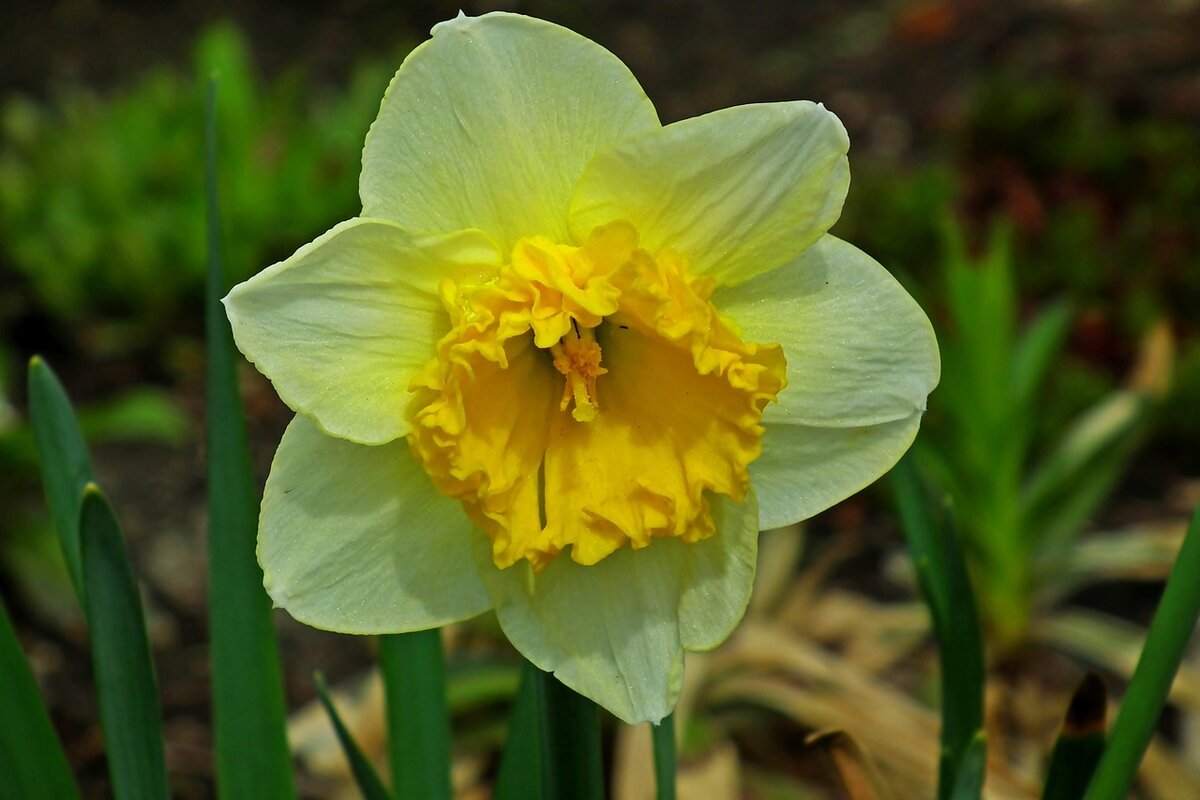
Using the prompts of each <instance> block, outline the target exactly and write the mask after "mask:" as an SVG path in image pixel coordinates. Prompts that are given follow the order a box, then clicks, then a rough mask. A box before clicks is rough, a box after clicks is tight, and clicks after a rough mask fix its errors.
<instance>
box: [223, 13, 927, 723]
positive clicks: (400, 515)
mask: <svg viewBox="0 0 1200 800" xmlns="http://www.w3.org/2000/svg"><path fill="white" fill-rule="evenodd" d="M848 147H849V143H848V140H847V137H846V132H845V130H844V129H843V127H842V125H841V123H840V122H839V121H838V119H837V118H836V117H835V116H834V115H833V114H831V113H830V112H829V111H827V110H826V109H825V108H824V107H823V106H821V105H817V104H814V103H809V102H787V103H769V104H762V105H748V106H740V107H737V108H729V109H725V110H722V111H717V112H714V113H711V114H706V115H704V116H701V117H697V118H695V119H688V120H684V121H682V122H678V123H675V124H671V125H667V126H663V125H661V124H660V122H659V120H658V117H657V115H656V113H655V110H654V107H653V106H652V105H651V103H650V101H649V100H648V99H647V98H646V95H645V94H644V93H643V91H642V90H641V88H640V87H639V85H638V83H637V81H636V80H635V79H634V77H633V76H632V75H631V74H630V73H629V71H628V69H626V67H625V66H624V65H623V64H622V63H621V62H620V61H619V60H618V59H617V58H616V57H614V56H613V55H612V54H611V53H609V52H608V51H607V50H605V49H603V48H602V47H600V46H599V45H597V44H595V43H593V42H591V41H589V40H587V39H585V38H583V37H581V36H578V35H577V34H574V33H572V32H571V31H568V30H566V29H564V28H561V27H558V26H556V25H553V24H550V23H547V22H542V21H540V20H536V19H530V18H527V17H523V16H518V15H514V14H503V13H495V14H487V15H485V16H482V17H477V18H471V17H463V16H460V17H459V18H457V19H454V20H451V21H449V22H444V23H441V24H439V25H437V26H436V27H435V28H434V29H433V35H432V38H431V39H430V40H429V41H427V42H425V43H424V44H422V45H421V46H420V47H418V48H417V49H416V50H414V51H413V52H412V54H411V55H409V56H408V58H407V59H406V60H405V61H404V63H403V65H402V66H401V67H400V69H399V71H398V72H397V73H396V76H395V78H394V79H393V80H392V83H391V86H390V87H389V88H388V91H387V94H386V95H385V97H384V99H383V103H382V105H381V107H380V111H379V117H378V118H377V119H376V121H375V124H374V125H373V126H372V127H371V131H370V133H369V134H368V136H367V141H366V145H365V147H364V150H363V168H362V177H361V181H360V195H361V198H362V204H363V210H362V215H361V216H359V217H356V218H354V219H351V220H348V221H346V222H344V223H342V224H340V225H337V226H336V227H334V228H333V229H332V230H330V231H329V232H328V233H326V234H324V235H323V236H320V237H319V238H317V239H316V240H315V241H313V242H312V243H310V244H308V245H305V246H304V247H302V248H300V249H299V250H298V251H297V252H296V253H295V254H294V255H293V256H292V257H291V258H288V259H287V260H285V261H283V262H281V263H278V264H275V265H273V266H271V267H269V268H267V269H266V270H264V271H263V272H262V273H260V274H259V275H257V276H256V277H254V278H251V279H250V280H248V281H246V282H245V283H243V284H241V285H239V286H238V287H236V288H235V289H234V290H233V291H232V292H231V293H230V294H229V296H228V297H227V298H226V299H225V305H226V308H227V311H228V315H229V319H230V322H231V324H232V327H233V333H234V336H235V339H236V341H237V344H238V347H239V348H240V349H241V351H242V352H243V353H244V354H245V355H246V357H247V358H248V359H250V361H252V362H253V363H254V364H255V366H256V367H257V368H258V369H259V370H261V371H262V372H263V373H264V374H265V375H266V376H267V377H269V378H270V379H271V381H272V382H273V383H274V385H275V388H276V390H277V391H278V392H279V395H280V396H281V397H282V398H283V400H284V401H285V402H286V403H287V404H288V405H289V406H290V407H291V408H292V409H294V410H295V411H296V412H297V415H296V417H295V420H294V421H293V422H292V423H291V425H290V426H289V427H288V429H287V432H286V433H285V434H284V436H283V440H282V442H281V443H280V445H279V450H278V452H277V453H276V456H275V461H274V463H273V465H272V467H271V474H270V477H269V479H268V481H267V485H266V490H265V494H264V497H263V503H262V513H261V519H260V533H259V544H258V557H259V561H260V562H261V564H262V566H263V570H264V573H265V576H266V587H267V590H268V592H269V593H270V595H271V597H272V598H273V599H274V601H275V603H276V604H277V605H279V606H282V607H283V608H285V609H287V610H288V611H289V612H290V613H291V614H292V615H293V616H294V617H295V618H296V619H298V620H300V621H302V622H305V623H308V624H310V625H313V626H316V627H319V628H325V629H330V630H335V631H343V632H350V633H385V632H401V631H410V630H420V629H425V628H431V627H434V626H439V625H445V624H447V623H451V622H454V621H456V620H462V619H465V618H468V617H472V616H475V615H477V614H480V613H483V612H485V611H487V610H488V609H494V610H495V612H496V614H497V616H498V618H499V621H500V624H501V626H502V627H503V629H504V632H505V634H506V635H507V636H508V638H509V639H510V640H511V641H512V643H513V644H514V645H515V646H516V648H517V649H518V650H519V651H520V652H521V653H522V654H524V655H525V657H527V658H528V659H529V660H530V661H532V662H533V663H534V664H535V665H537V666H538V667H540V668H542V669H544V670H547V671H553V672H554V673H555V675H556V676H557V677H558V678H559V679H560V680H561V681H562V682H563V683H565V684H567V685H568V686H570V687H572V688H573V689H575V690H576V691H578V692H580V693H582V694H584V695H586V696H588V697H590V698H592V699H593V700H595V701H596V702H598V703H600V704H601V705H603V706H604V707H606V708H607V709H609V710H610V711H612V712H613V713H614V714H616V715H617V716H618V717H620V718H621V719H623V720H626V721H628V722H638V721H643V720H651V721H658V720H660V719H661V718H662V717H663V716H665V715H666V714H668V713H669V712H670V710H671V709H672V707H673V705H674V702H675V698H676V696H677V695H678V692H679V688H680V681H681V677H682V673H683V652H684V651H685V650H704V649H708V648H712V647H714V646H716V645H717V644H719V643H720V642H721V641H723V640H724V639H725V638H726V637H727V636H728V635H729V634H730V632H731V631H732V630H733V628H734V626H735V625H736V624H737V622H738V620H739V619H740V617H741V616H742V614H743V612H744V610H745V608H746V604H747V602H748V599H749V596H750V589H751V584H752V581H753V578H754V570H755V560H756V555H757V549H756V548H757V544H756V542H757V537H758V532H759V530H760V529H765V528H772V527H778V526H783V525H787V524H789V523H793V522H796V521H798V520H801V519H804V518H806V517H809V516H811V515H812V514H815V513H816V512H818V511H820V510H822V509H824V508H827V507H828V506H830V505H831V504H833V503H835V502H837V501H839V500H841V499H842V498H844V497H846V496H848V495H850V494H852V493H854V492H856V491H858V490H859V489H861V488H862V487H864V486H866V485H867V484H869V483H870V482H871V481H873V480H875V479H876V478H877V477H878V476H879V475H881V474H882V473H883V472H885V471H886V470H887V469H889V468H890V467H891V466H892V464H894V463H895V462H896V460H897V459H898V458H899V457H900V455H901V454H902V453H903V452H904V450H905V449H906V448H907V447H908V446H909V444H910V443H911V442H912V439H913V437H914V436H915V434H916V431H917V426H918V424H919V422H920V419H921V415H922V412H923V410H924V408H925V400H926V397H927V395H928V394H929V392H930V391H931V390H932V388H933V387H934V385H935V384H936V383H937V379H938V369H939V362H938V354H937V345H936V343H935V340H934V337H933V333H932V330H931V328H930V325H929V322H928V320H927V319H926V317H925V315H924V314H923V313H922V311H921V309H920V308H919V307H918V306H917V305H916V303H915V302H914V301H913V300H912V299H911V298H910V297H909V296H908V295H907V294H906V293H905V292H904V290H903V289H902V288H901V287H900V286H899V284H897V283H896V281H895V280H893V279H892V277H891V276H890V275H889V274H888V273H887V272H886V271H885V270H884V269H883V268H882V267H880V266H879V265H878V264H877V263H876V262H875V261H874V260H872V259H871V258H870V257H869V256H867V255H865V254H863V253H862V252H861V251H859V250H857V249H855V248H854V247H852V246H851V245H849V244H846V243H845V242H842V241H839V240H837V239H835V238H833V237H831V236H829V235H828V234H827V233H826V231H827V230H828V229H829V227H830V226H831V225H832V224H833V223H834V221H835V220H836V219H837V217H838V214H839V213H840V211H841V207H842V202H843V200H844V198H845V195H846V191H847V188H848V185H849V170H848V166H847V159H846V153H847V149H848ZM296 202H298V203H302V202H304V198H302V197H298V198H296Z"/></svg>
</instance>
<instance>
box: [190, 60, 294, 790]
mask: <svg viewBox="0 0 1200 800" xmlns="http://www.w3.org/2000/svg"><path fill="white" fill-rule="evenodd" d="M215 103H216V83H215V81H212V82H210V83H209V87H208V113H207V142H208V157H207V159H206V164H207V170H206V173H207V185H208V291H207V296H206V302H205V312H206V318H207V320H206V321H207V335H208V393H207V407H206V418H207V426H208V569H209V592H208V597H209V632H210V634H211V636H212V646H211V659H212V685H213V727H214V729H215V738H216V760H217V765H216V766H217V789H218V792H219V794H220V796H221V797H222V798H225V800H259V798H266V797H269V798H287V797H294V796H295V794H296V791H295V788H294V785H293V782H292V771H291V756H290V754H289V752H288V745H287V735H286V732H285V728H284V713H285V710H284V700H283V683H282V679H281V677H280V671H279V653H278V650H277V646H276V643H275V629H274V627H273V626H272V624H271V607H270V601H269V600H268V599H267V594H266V592H265V591H264V590H263V586H262V581H263V576H262V571H261V570H260V569H259V566H258V560H257V558H256V556H255V540H256V537H257V532H258V497H257V493H256V492H255V489H254V480H253V474H252V471H251V466H250V451H249V446H248V444H247V441H246V420H245V418H244V417H243V414H242V404H241V396H240V394H239V393H238V384H237V372H236V364H237V362H236V361H235V359H234V349H233V336H232V334H231V333H230V330H229V321H228V320H227V319H226V318H225V314H224V311H223V310H222V307H221V302H220V298H221V296H222V295H223V294H224V293H225V291H224V290H225V280H224V277H223V276H222V266H221V233H220V207H219V204H218V199H217V167H216V127H215V126H216V106H215Z"/></svg>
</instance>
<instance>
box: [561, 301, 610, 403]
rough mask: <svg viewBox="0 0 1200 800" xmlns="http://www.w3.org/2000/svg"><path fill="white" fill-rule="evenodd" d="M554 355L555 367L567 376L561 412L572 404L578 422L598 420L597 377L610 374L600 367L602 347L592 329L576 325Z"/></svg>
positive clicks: (575, 323)
mask: <svg viewBox="0 0 1200 800" xmlns="http://www.w3.org/2000/svg"><path fill="white" fill-rule="evenodd" d="M550 352H551V353H553V354H554V368H555V369H556V370H558V371H559V372H561V373H562V374H563V375H564V376H566V379H567V384H566V386H564V387H563V395H562V400H561V401H560V402H559V404H558V410H559V411H566V410H567V408H568V407H570V405H571V402H572V401H574V402H575V410H574V411H572V412H571V416H572V417H574V418H575V419H576V420H578V421H579V422H591V421H592V420H593V419H595V418H596V378H597V376H600V375H604V374H605V373H607V372H608V370H606V369H605V368H604V367H602V366H600V345H598V344H596V337H595V335H594V334H593V333H592V329H591V328H583V329H582V330H581V329H580V327H579V323H578V322H573V323H572V325H571V330H570V332H568V333H567V335H566V336H564V337H563V338H562V339H561V340H559V342H558V344H556V345H552V346H551V347H550Z"/></svg>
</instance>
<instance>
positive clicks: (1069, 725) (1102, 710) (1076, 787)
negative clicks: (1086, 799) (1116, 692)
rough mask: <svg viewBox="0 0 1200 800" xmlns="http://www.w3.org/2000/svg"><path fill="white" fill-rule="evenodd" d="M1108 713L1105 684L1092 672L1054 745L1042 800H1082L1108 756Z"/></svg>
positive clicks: (1081, 688)
mask: <svg viewBox="0 0 1200 800" xmlns="http://www.w3.org/2000/svg"><path fill="white" fill-rule="evenodd" d="M1107 710H1108V693H1107V691H1106V690H1105V688H1104V681H1103V680H1102V679H1101V678H1100V676H1099V675H1097V674H1096V673H1094V672H1089V673H1088V674H1087V676H1086V677H1085V678H1084V679H1083V681H1082V682H1081V683H1080V684H1079V688H1077V689H1076V690H1075V695H1074V696H1073V697H1072V698H1071V705H1070V706H1069V707H1068V709H1067V718H1066V721H1065V722H1063V726H1062V730H1061V731H1060V732H1059V734H1058V739H1057V740H1056V741H1055V742H1054V750H1053V752H1052V753H1051V754H1050V766H1049V768H1048V769H1047V771H1046V786H1045V789H1044V790H1043V792H1042V800H1082V798H1083V795H1084V793H1085V792H1086V791H1087V787H1088V784H1089V783H1090V782H1091V780H1092V775H1093V774H1094V773H1095V771H1096V764H1097V763H1099V761H1100V755H1101V754H1102V753H1103V752H1104V735H1105V732H1104V723H1105V715H1106V713H1107Z"/></svg>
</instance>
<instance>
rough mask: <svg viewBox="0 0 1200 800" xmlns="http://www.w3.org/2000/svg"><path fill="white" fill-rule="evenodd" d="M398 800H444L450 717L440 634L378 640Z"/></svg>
mask: <svg viewBox="0 0 1200 800" xmlns="http://www.w3.org/2000/svg"><path fill="white" fill-rule="evenodd" d="M379 666H380V670H381V672H382V674H383V684H384V688H385V690H386V693H387V720H388V750H389V753H390V756H391V762H392V788H393V790H394V792H395V795H396V797H397V799H398V800H449V799H450V797H451V794H452V793H451V785H450V740H451V733H450V715H449V712H448V711H447V709H446V679H445V665H444V663H443V656H442V634H441V631H440V630H437V629H433V630H428V631H416V632H414V633H400V634H395V635H391V636H381V637H379Z"/></svg>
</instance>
